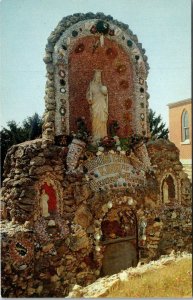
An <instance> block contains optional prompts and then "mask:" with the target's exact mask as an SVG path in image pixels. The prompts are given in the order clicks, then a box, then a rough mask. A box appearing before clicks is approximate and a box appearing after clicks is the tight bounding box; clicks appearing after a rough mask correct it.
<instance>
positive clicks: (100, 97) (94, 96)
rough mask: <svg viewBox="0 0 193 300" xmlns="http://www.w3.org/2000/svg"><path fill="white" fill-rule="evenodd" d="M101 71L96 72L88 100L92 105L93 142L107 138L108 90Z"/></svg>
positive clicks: (89, 89)
mask: <svg viewBox="0 0 193 300" xmlns="http://www.w3.org/2000/svg"><path fill="white" fill-rule="evenodd" d="M101 72H102V71H101V70H95V73H94V78H93V80H92V81H91V82H90V84H89V87H88V90H87V93H86V98H87V101H88V103H89V105H90V112H91V118H92V136H93V140H95V141H96V140H99V139H101V138H103V137H105V136H107V120H108V90H107V87H106V86H104V85H103V84H102V82H101Z"/></svg>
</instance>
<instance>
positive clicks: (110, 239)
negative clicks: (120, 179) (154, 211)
mask: <svg viewBox="0 0 193 300" xmlns="http://www.w3.org/2000/svg"><path fill="white" fill-rule="evenodd" d="M101 231H102V241H101V244H102V245H103V246H105V250H104V256H103V262H102V268H101V275H102V276H106V275H112V274H115V273H118V272H120V271H121V270H124V269H127V268H129V267H135V266H136V265H137V263H138V229H137V218H136V215H135V213H134V212H133V210H131V209H129V208H127V207H114V208H112V209H110V210H109V212H108V213H107V214H106V215H105V217H104V218H103V221H102V223H101Z"/></svg>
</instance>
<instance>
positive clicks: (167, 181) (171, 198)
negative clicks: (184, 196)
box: [161, 174, 177, 205]
mask: <svg viewBox="0 0 193 300" xmlns="http://www.w3.org/2000/svg"><path fill="white" fill-rule="evenodd" d="M176 194H177V192H176V181H175V179H174V177H173V176H172V175H171V174H167V175H166V176H165V177H164V179H163V180H162V184H161V199H162V202H163V203H164V204H166V205H167V204H173V203H174V202H175V199H176V198H177V195H176Z"/></svg>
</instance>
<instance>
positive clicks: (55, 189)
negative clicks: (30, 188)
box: [35, 173, 63, 219]
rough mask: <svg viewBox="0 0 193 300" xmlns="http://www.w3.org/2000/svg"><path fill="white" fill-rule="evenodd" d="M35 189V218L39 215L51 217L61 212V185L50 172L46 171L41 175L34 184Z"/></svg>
mask: <svg viewBox="0 0 193 300" xmlns="http://www.w3.org/2000/svg"><path fill="white" fill-rule="evenodd" d="M36 190H37V206H36V210H35V219H37V218H39V217H43V218H48V219H51V218H54V217H55V216H56V215H61V214H62V211H63V208H62V187H61V184H60V183H59V182H58V180H56V179H55V177H54V176H53V175H52V174H50V173H47V174H45V175H44V176H42V177H41V178H40V180H39V182H38V184H37V185H36Z"/></svg>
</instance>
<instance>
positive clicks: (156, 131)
mask: <svg viewBox="0 0 193 300" xmlns="http://www.w3.org/2000/svg"><path fill="white" fill-rule="evenodd" d="M148 117H149V126H150V133H151V138H152V139H154V140H155V139H161V138H162V139H168V133H169V130H168V128H166V124H165V123H163V122H162V117H161V115H158V116H157V115H156V112H154V111H153V110H152V109H150V110H149V116H148Z"/></svg>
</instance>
